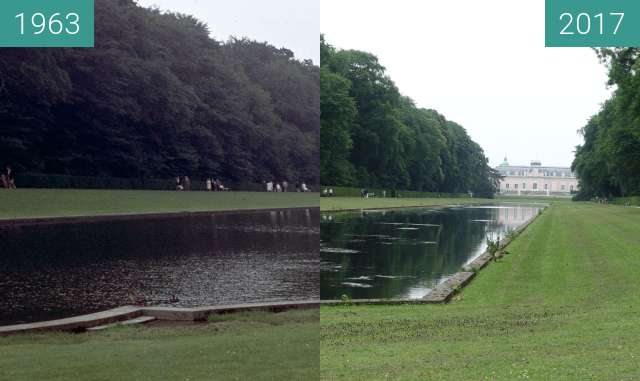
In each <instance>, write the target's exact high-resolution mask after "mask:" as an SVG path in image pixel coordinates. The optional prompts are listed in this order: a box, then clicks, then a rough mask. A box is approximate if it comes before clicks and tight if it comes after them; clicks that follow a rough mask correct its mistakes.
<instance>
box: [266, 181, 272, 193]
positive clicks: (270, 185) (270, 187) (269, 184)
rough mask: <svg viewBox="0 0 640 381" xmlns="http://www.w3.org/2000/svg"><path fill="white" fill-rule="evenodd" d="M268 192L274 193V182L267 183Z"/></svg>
mask: <svg viewBox="0 0 640 381" xmlns="http://www.w3.org/2000/svg"><path fill="white" fill-rule="evenodd" d="M267 192H273V181H271V180H269V181H267Z"/></svg>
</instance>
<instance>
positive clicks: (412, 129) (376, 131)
mask: <svg viewBox="0 0 640 381" xmlns="http://www.w3.org/2000/svg"><path fill="white" fill-rule="evenodd" d="M320 54H321V67H320V82H321V85H320V89H321V90H320V94H321V97H320V98H321V158H320V162H321V165H320V176H321V180H322V182H323V183H324V184H333V185H344V186H357V187H365V186H368V187H385V188H393V189H405V190H418V191H431V192H449V193H463V192H468V191H471V192H474V193H476V194H478V195H484V196H488V197H491V196H493V194H494V193H495V191H496V189H497V182H498V179H499V174H498V173H497V172H496V171H495V170H493V169H492V168H491V167H490V166H489V165H488V159H487V158H486V157H485V155H484V151H483V150H482V148H481V147H480V146H479V145H478V144H477V143H475V142H474V141H473V140H472V139H471V138H470V137H469V136H468V135H467V132H466V131H465V129H464V128H463V127H462V126H460V125H458V124H456V123H454V122H451V121H448V120H447V119H446V118H445V117H444V116H442V115H440V114H439V113H438V112H436V111H434V110H428V109H424V108H419V107H417V106H416V105H415V104H414V102H413V101H412V100H411V99H410V98H408V97H406V96H403V95H402V94H400V92H399V90H398V88H397V87H396V85H395V84H394V82H393V81H392V80H391V78H389V76H388V75H387V74H386V71H385V68H384V67H383V66H382V65H381V64H380V62H379V61H378V58H377V57H376V56H375V55H373V54H371V53H367V52H362V51H358V50H337V49H335V48H334V47H333V46H332V45H330V44H329V43H327V42H326V41H325V39H324V36H321V42H320Z"/></svg>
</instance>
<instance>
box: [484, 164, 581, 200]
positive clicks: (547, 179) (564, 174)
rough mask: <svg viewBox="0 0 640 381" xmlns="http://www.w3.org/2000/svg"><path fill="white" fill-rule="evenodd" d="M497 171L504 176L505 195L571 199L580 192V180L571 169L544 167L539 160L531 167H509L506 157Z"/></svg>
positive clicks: (502, 186) (503, 188)
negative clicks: (570, 197)
mask: <svg viewBox="0 0 640 381" xmlns="http://www.w3.org/2000/svg"><path fill="white" fill-rule="evenodd" d="M496 170H497V171H498V172H500V174H501V175H502V176H504V178H503V179H502V180H501V181H500V194H503V195H522V196H525V195H526V196H566V197H569V196H570V195H571V194H572V193H575V192H577V191H578V179H577V178H576V176H575V175H574V174H573V172H571V168H569V167H543V166H542V164H541V163H540V162H539V161H537V160H534V161H532V162H531V165H529V166H522V165H509V163H508V162H507V158H506V157H505V158H504V162H502V164H500V165H499V166H498V167H496Z"/></svg>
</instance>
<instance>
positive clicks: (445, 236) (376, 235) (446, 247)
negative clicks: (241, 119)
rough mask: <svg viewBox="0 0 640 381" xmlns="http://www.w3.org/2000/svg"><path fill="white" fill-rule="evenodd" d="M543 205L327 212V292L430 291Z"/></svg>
mask: <svg viewBox="0 0 640 381" xmlns="http://www.w3.org/2000/svg"><path fill="white" fill-rule="evenodd" d="M543 207H544V205H540V204H526V205H525V204H500V205H484V206H467V207H463V206H451V207H447V208H442V209H429V208H410V209H397V210H391V211H382V210H379V211H375V210H373V211H362V212H341V213H323V214H322V218H321V222H320V227H321V232H320V259H321V263H320V273H321V275H320V295H321V298H322V299H324V300H327V299H340V298H341V297H342V295H347V296H349V297H350V298H352V299H370V298H384V299H387V298H402V299H418V298H422V297H424V296H425V295H426V294H427V293H429V291H431V290H432V289H433V288H434V287H435V286H436V285H437V284H438V283H439V282H441V281H443V280H445V279H446V278H447V277H449V276H451V275H452V274H454V273H456V272H458V271H460V269H461V268H462V266H464V265H465V264H467V263H469V262H471V261H472V260H473V259H475V258H476V257H477V256H479V255H480V254H482V253H483V252H484V251H485V250H486V239H487V237H491V238H492V239H495V238H497V237H504V236H505V235H506V234H507V233H508V231H509V230H510V229H515V228H517V227H518V226H520V225H522V224H523V223H524V222H526V221H527V220H529V219H530V218H531V217H533V216H535V215H536V214H537V213H538V211H539V210H541V209H542V208H543Z"/></svg>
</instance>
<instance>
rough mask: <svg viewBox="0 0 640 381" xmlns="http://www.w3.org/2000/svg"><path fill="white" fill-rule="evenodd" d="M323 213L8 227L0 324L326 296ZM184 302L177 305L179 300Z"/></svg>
mask: <svg viewBox="0 0 640 381" xmlns="http://www.w3.org/2000/svg"><path fill="white" fill-rule="evenodd" d="M319 218H320V215H319V210H318V209H317V208H315V209H306V210H277V211H265V212H257V213H256V212H252V213H237V214H213V215H197V216H189V217H172V218H163V219H139V220H132V221H117V222H94V223H84V224H64V225H46V226H21V227H0V243H1V246H0V295H1V296H2V297H1V298H0V324H10V323H18V322H28V321H39V320H45V319H53V318H60V317H66V316H72V315H77V314H83V313H90V312H95V311H100V310H104V309H107V308H112V307H116V306H120V305H123V304H130V295H131V294H133V295H135V296H136V297H137V298H140V299H144V300H146V302H147V303H148V304H152V305H175V306H200V305H212V304H223V303H225V304H226V303H237V302H257V301H276V300H301V299H317V298H318V297H319V290H318V283H319V259H318V242H319V233H320V231H319ZM174 298H177V300H178V301H177V302H176V301H175V300H173V302H171V301H172V299H174Z"/></svg>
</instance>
